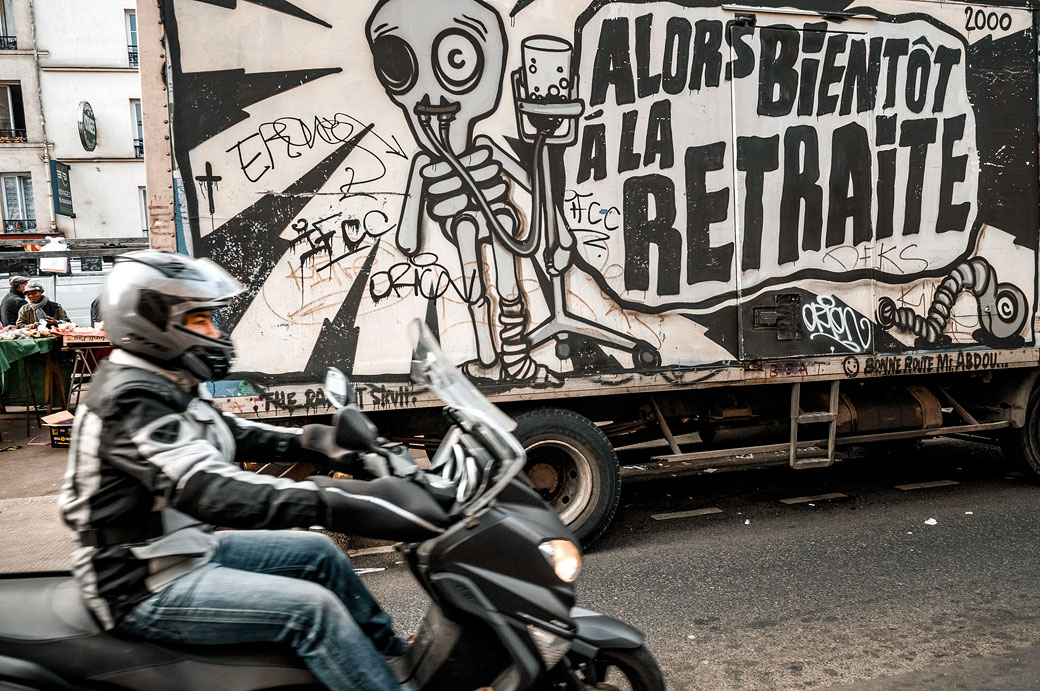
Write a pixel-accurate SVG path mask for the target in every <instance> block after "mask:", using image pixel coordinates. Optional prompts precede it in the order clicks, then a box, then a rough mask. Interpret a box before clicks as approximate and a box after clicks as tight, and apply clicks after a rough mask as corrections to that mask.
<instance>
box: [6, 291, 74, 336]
mask: <svg viewBox="0 0 1040 691" xmlns="http://www.w3.org/2000/svg"><path fill="white" fill-rule="evenodd" d="M25 297H26V298H27V299H28V300H29V302H27V303H25V304H24V305H22V308H21V309H20V310H18V320H17V321H16V322H15V326H17V327H18V328H23V327H26V326H31V325H32V324H36V323H39V322H41V321H43V322H47V326H54V325H55V324H57V323H58V322H67V321H71V320H70V319H69V315H67V314H65V310H64V309H62V306H61V305H59V304H58V303H56V302H54V301H53V300H51V299H49V298H48V297H47V296H46V295H44V294H43V285H42V284H40V283H37V282H36V281H29V282H28V283H26V284H25Z"/></svg>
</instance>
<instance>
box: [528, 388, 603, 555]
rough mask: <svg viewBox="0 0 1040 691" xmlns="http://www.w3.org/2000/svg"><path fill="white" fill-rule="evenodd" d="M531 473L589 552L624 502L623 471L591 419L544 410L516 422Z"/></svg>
mask: <svg viewBox="0 0 1040 691" xmlns="http://www.w3.org/2000/svg"><path fill="white" fill-rule="evenodd" d="M516 423H517V426H516V431H515V432H514V434H515V435H516V437H517V439H519V440H520V443H521V444H523V446H524V449H525V450H526V451H527V466H526V468H525V471H526V472H527V476H528V478H530V480H531V482H532V484H533V485H534V487H535V489H536V490H538V492H539V494H541V495H542V498H543V499H545V501H546V502H548V503H549V505H550V506H552V507H553V508H554V509H556V511H557V512H558V513H559V514H560V517H561V518H562V519H563V522H564V523H566V524H567V526H568V527H569V528H570V529H571V531H572V532H574V534H575V536H577V538H578V539H579V540H580V541H581V544H582V546H583V547H589V546H590V545H591V544H592V543H593V542H595V541H596V539H597V538H599V536H600V535H602V534H603V531H605V530H606V529H607V526H608V525H610V521H611V519H612V518H614V512H615V511H616V510H617V505H618V500H619V499H620V498H621V467H620V464H619V463H618V457H617V454H616V453H615V452H614V447H613V446H611V444H610V440H609V439H607V435H605V434H603V431H602V430H600V428H599V427H596V425H595V424H593V423H592V421H591V420H589V419H588V418H587V417H584V416H582V415H578V414H577V413H575V412H574V411H571V410H564V409H562V408H539V409H537V410H532V411H530V412H527V413H523V414H521V415H519V416H517V418H516Z"/></svg>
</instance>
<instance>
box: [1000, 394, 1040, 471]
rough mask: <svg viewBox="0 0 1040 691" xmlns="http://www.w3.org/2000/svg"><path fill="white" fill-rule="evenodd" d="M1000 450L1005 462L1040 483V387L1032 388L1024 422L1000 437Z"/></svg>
mask: <svg viewBox="0 0 1040 691" xmlns="http://www.w3.org/2000/svg"><path fill="white" fill-rule="evenodd" d="M1000 448H1001V450H1002V451H1003V452H1004V456H1005V457H1006V458H1007V460H1009V461H1011V462H1012V463H1013V464H1014V465H1016V466H1017V467H1019V468H1021V469H1022V470H1023V471H1025V472H1026V473H1027V474H1028V475H1029V476H1030V478H1031V479H1032V480H1033V481H1040V386H1034V387H1033V391H1032V392H1031V393H1030V394H1029V403H1027V404H1026V421H1025V424H1024V425H1022V426H1021V427H1018V428H1015V429H1009V430H1007V431H1006V432H1004V434H1002V435H1001V436H1000Z"/></svg>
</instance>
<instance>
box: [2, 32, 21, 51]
mask: <svg viewBox="0 0 1040 691" xmlns="http://www.w3.org/2000/svg"><path fill="white" fill-rule="evenodd" d="M0 50H18V38H17V37H15V36H2V35H0Z"/></svg>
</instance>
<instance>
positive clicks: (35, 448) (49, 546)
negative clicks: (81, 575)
mask: <svg viewBox="0 0 1040 691" xmlns="http://www.w3.org/2000/svg"><path fill="white" fill-rule="evenodd" d="M0 432H2V436H3V439H2V441H0V572H8V573H9V572H12V571H48V570H66V569H68V559H69V554H71V552H72V548H73V539H72V533H70V532H69V530H68V528H66V527H65V524H64V523H63V522H62V520H61V515H60V514H59V512H58V492H59V491H60V490H61V482H62V477H63V476H64V474H65V464H66V458H67V451H68V450H67V449H54V448H51V445H50V433H49V431H48V429H47V428H46V427H44V428H42V429H41V428H39V427H37V426H36V424H35V421H34V422H33V424H32V427H31V429H30V433H29V436H25V417H24V415H23V414H19V413H5V414H3V415H0ZM13 447H17V448H13Z"/></svg>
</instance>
